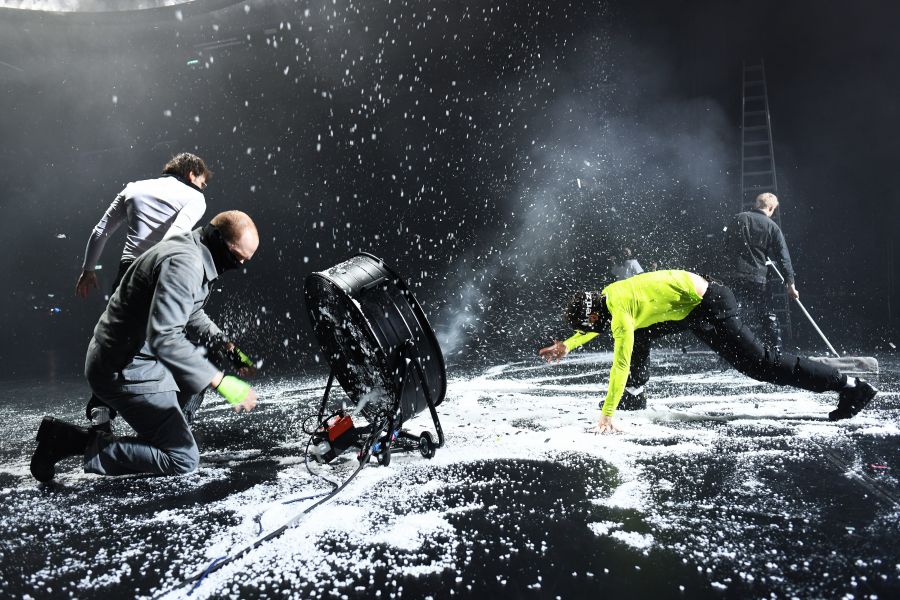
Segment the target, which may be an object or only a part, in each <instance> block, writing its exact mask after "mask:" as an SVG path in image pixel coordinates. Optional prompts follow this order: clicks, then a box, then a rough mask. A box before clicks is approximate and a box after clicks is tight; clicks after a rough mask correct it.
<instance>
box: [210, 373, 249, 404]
mask: <svg viewBox="0 0 900 600" xmlns="http://www.w3.org/2000/svg"><path fill="white" fill-rule="evenodd" d="M216 391H217V392H219V393H220V394H222V397H223V398H225V400H227V401H228V403H229V404H240V403H241V402H243V401H244V399H245V398H246V397H247V394H249V393H250V384H249V383H247V382H246V381H241V380H240V379H238V378H237V377H235V376H234V375H226V376H225V377H223V378H222V381H221V382H220V383H219V387H217V388H216Z"/></svg>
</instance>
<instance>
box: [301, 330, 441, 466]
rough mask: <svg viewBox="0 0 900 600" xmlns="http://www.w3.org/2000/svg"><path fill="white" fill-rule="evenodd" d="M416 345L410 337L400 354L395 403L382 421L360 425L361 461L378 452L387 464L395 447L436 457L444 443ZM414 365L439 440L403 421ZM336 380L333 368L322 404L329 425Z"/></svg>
mask: <svg viewBox="0 0 900 600" xmlns="http://www.w3.org/2000/svg"><path fill="white" fill-rule="evenodd" d="M414 349H415V346H414V345H413V343H412V340H409V339H407V340H406V342H404V343H403V344H402V345H401V346H400V348H399V350H398V352H399V358H400V368H399V369H398V372H397V375H396V377H395V378H394V386H393V388H394V394H393V401H394V402H393V406H392V407H391V410H390V412H389V413H388V415H387V416H386V417H385V419H384V420H383V421H381V422H380V423H371V424H369V425H367V426H366V427H360V428H359V434H360V438H362V439H364V440H365V441H363V443H362V445H361V446H359V448H360V451H359V454H358V455H357V458H358V459H359V462H361V463H362V462H365V461H368V460H369V457H370V456H371V455H373V454H374V455H375V457H376V458H377V459H378V462H379V463H380V464H381V465H384V466H387V465H388V464H389V463H390V462H391V453H392V451H400V452H412V451H413V450H418V451H419V452H420V453H421V454H422V456H424V457H425V458H429V459H430V458H433V457H434V455H435V452H436V451H437V449H438V448H441V447H443V446H444V430H443V428H442V427H441V421H440V419H439V418H438V414H437V409H436V408H435V405H434V399H433V398H432V397H431V390H430V389H429V388H428V386H427V385H425V381H426V379H425V373H424V371H423V370H422V365H420V364H419V361H418V360H417V359H414V358H411V357H410V354H411V352H412V350H414ZM410 366H412V369H414V370H415V372H416V373H417V374H418V376H419V382H420V383H421V385H422V391H423V392H424V393H425V401H426V402H427V403H428V411H429V412H430V413H431V420H432V422H433V423H434V429H435V431H436V432H437V435H438V441H437V443H435V441H434V438H433V437H432V435H431V433H430V432H428V431H423V432H422V433H421V434H419V435H415V434H412V433H410V432H409V431H408V430H406V429H403V428H402V427H403V421H402V416H401V413H400V401H401V399H402V398H403V394H404V392H405V391H406V386H407V385H408V384H409V381H410V378H409V377H408V375H409V374H410V373H411V369H410ZM333 384H334V369H333V368H332V369H331V370H330V371H329V374H328V383H326V384H325V393H324V394H323V395H322V402H321V404H320V405H319V420H318V422H319V423H320V424H321V425H323V426H325V424H324V423H323V420H324V419H325V409H326V407H327V405H328V400H329V397H330V395H331V387H332V385H333Z"/></svg>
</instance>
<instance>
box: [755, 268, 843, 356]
mask: <svg viewBox="0 0 900 600" xmlns="http://www.w3.org/2000/svg"><path fill="white" fill-rule="evenodd" d="M766 264H767V265H769V266H770V267H772V269H774V270H775V273H777V274H778V278H779V279H781V283H782V284H784V285H786V284H787V282H786V281H785V280H784V276H783V275H782V274H781V271H779V270H778V267H776V266H775V263H773V262H772V259H771V258H769V257H768V256H767V257H766ZM794 300H796V301H797V306H799V307H800V310H802V311H803V314H804V315H806V318H807V319H809V322H810V323H811V324H812V326H813V328H814V329H815V330H816V333H818V334H819V336H820V337H821V338H822V340H823V341H824V342H825V343H826V344H827V345H828V349H829V350H831V351H832V352H833V353H834V355H835V356H836V357H838V358H840V357H841V355H840V354H838V351H837V350H835V349H834V346H832V345H831V342H829V341H828V338H827V337H825V334H824V333H822V330H821V329H819V326H818V325H816V322H815V321H814V320H813V318H812V315H810V314H809V311H808V310H806V307H805V306H803V303H802V302H800V298H794Z"/></svg>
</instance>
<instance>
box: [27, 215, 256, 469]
mask: <svg viewBox="0 0 900 600" xmlns="http://www.w3.org/2000/svg"><path fill="white" fill-rule="evenodd" d="M258 246H259V234H258V232H257V230H256V226H255V225H254V223H253V221H252V220H251V219H250V217H249V216H247V215H246V214H245V213H242V212H239V211H228V212H224V213H220V214H218V215H216V216H215V217H214V218H213V220H212V221H211V222H210V223H209V225H206V226H205V227H202V228H198V229H196V230H194V231H193V232H191V233H190V234H186V235H180V236H174V237H172V238H170V239H168V240H166V241H164V242H161V243H159V244H157V245H155V246H154V247H152V248H151V249H150V250H148V251H147V252H145V253H144V254H142V255H141V256H139V257H138V258H137V260H135V262H134V263H133V264H132V265H131V267H129V268H128V270H127V271H126V272H125V274H124V276H123V278H122V281H121V283H120V285H119V287H118V288H117V289H116V291H115V292H114V293H113V296H112V298H110V300H109V304H108V305H107V307H106V310H105V311H104V313H103V315H102V316H101V317H100V321H99V322H98V323H97V326H96V327H95V329H94V337H93V339H92V340H91V342H90V345H89V346H88V351H87V357H86V359H85V376H86V377H87V380H88V382H89V383H90V386H91V389H92V390H93V392H94V394H96V395H97V396H98V397H99V398H100V399H101V400H102V401H103V402H104V403H105V404H107V405H109V406H110V407H112V408H114V409H115V410H116V411H118V412H119V414H120V415H121V416H122V418H124V419H125V421H127V422H128V424H129V425H131V427H132V428H133V429H134V430H135V432H136V433H137V436H136V437H116V436H112V435H110V434H107V433H103V432H101V431H97V430H87V429H83V428H81V427H76V426H75V425H70V424H68V423H64V422H62V421H59V420H57V419H54V418H53V417H44V420H43V421H42V422H41V426H40V428H39V430H38V434H37V441H38V446H37V449H36V451H35V453H34V455H33V457H32V459H31V473H32V475H34V477H35V479H37V480H38V481H42V482H46V481H50V480H51V479H53V477H54V474H55V465H56V463H57V462H58V461H60V460H62V459H63V458H66V457H68V456H83V459H84V470H85V472H88V473H98V474H101V475H124V474H129V473H153V474H157V475H175V474H183V473H190V472H192V471H194V470H196V469H197V466H198V464H199V457H200V454H199V449H198V448H197V443H196V441H195V440H194V436H193V434H192V433H191V429H190V426H189V425H188V422H187V419H186V418H185V415H184V413H183V411H182V409H181V407H180V406H179V402H178V392H179V391H180V392H182V393H184V392H187V393H197V392H199V391H201V390H203V389H205V388H206V387H208V386H212V387H213V388H215V389H216V391H218V392H219V393H220V394H221V395H222V396H223V397H224V398H225V399H226V400H227V401H228V402H229V403H230V404H232V405H233V406H234V409H235V410H236V411H238V412H240V411H241V410H247V411H249V410H252V409H253V408H254V407H255V406H256V400H257V399H256V394H255V392H254V391H253V390H252V389H251V387H250V386H249V385H248V384H247V383H245V382H243V381H241V380H240V379H238V378H237V377H234V376H231V375H228V376H226V375H224V374H223V373H222V372H221V371H219V370H218V368H217V367H215V366H214V365H213V364H212V363H211V362H209V360H208V359H207V358H206V352H205V350H204V348H203V345H204V343H209V342H211V341H214V340H219V341H222V342H225V341H226V340H225V338H224V336H223V334H222V332H221V330H220V329H219V328H218V327H217V326H216V324H215V323H213V322H212V321H211V320H210V319H209V317H207V315H206V313H205V312H204V310H203V308H204V306H205V304H206V301H207V299H208V297H209V293H210V286H211V284H212V282H213V281H214V280H215V279H216V278H217V277H218V276H219V275H221V274H222V273H223V272H224V271H226V270H229V269H234V268H237V267H240V266H241V265H243V264H244V263H245V262H246V261H248V260H250V258H251V257H252V256H253V254H254V253H255V252H256V249H257V247H258Z"/></svg>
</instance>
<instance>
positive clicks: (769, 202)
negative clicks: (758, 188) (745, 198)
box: [756, 192, 778, 210]
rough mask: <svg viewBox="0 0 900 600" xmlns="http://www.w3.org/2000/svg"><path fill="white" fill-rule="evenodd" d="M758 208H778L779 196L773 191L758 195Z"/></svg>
mask: <svg viewBox="0 0 900 600" xmlns="http://www.w3.org/2000/svg"><path fill="white" fill-rule="evenodd" d="M756 208H771V209H772V210H775V209H776V208H778V196H776V195H775V194H773V193H771V192H765V193H763V194H760V195H759V196H757V197H756Z"/></svg>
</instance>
